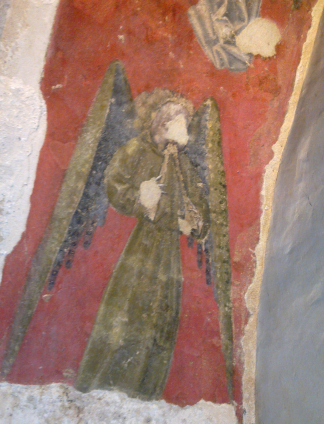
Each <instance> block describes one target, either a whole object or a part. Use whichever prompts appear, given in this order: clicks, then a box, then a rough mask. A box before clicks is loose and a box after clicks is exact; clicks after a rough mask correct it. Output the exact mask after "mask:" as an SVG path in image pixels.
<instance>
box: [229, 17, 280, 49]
mask: <svg viewBox="0 0 324 424" xmlns="http://www.w3.org/2000/svg"><path fill="white" fill-rule="evenodd" d="M280 39H281V35H280V31H279V29H278V27H277V25H276V24H275V23H274V22H272V21H270V20H269V19H263V18H257V19H254V21H252V22H250V23H249V25H248V26H247V27H246V28H244V29H243V31H242V32H241V33H240V34H239V35H238V36H237V37H236V45H237V47H238V48H239V49H240V50H241V51H242V52H243V53H246V54H248V53H252V54H253V55H257V54H259V55H261V56H262V57H271V56H274V55H275V54H276V45H277V44H278V43H279V41H280Z"/></svg>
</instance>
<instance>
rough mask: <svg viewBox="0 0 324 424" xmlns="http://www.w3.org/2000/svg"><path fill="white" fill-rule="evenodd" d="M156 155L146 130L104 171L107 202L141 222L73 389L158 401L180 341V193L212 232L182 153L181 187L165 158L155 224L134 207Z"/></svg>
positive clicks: (155, 166) (157, 165) (155, 169)
mask: <svg viewBox="0 0 324 424" xmlns="http://www.w3.org/2000/svg"><path fill="white" fill-rule="evenodd" d="M163 159H164V157H163V153H161V152H160V151H159V150H158V149H157V148H156V146H155V145H154V144H153V142H152V141H151V139H150V135H149V132H148V131H146V132H145V133H143V134H142V135H141V136H139V137H137V138H135V139H132V140H130V141H129V142H128V143H127V144H126V145H125V146H123V147H122V148H120V149H119V150H118V151H117V152H116V154H115V155H114V157H113V159H112V161H111V163H110V165H109V167H108V169H107V176H106V181H107V190H108V198H109V201H110V202H111V204H112V206H113V207H114V208H115V209H116V210H117V211H118V212H120V213H121V214H124V215H127V216H136V217H137V219H138V222H137V224H136V226H135V228H134V230H133V232H132V234H131V236H130V238H129V240H128V242H127V245H126V247H125V249H124V251H123V253H122V255H121V257H120V258H119V261H118V263H117V265H116V267H115V270H114V271H113V274H112V276H111V278H110V281H109V283H108V285H107V287H106V289H105V292H104V294H103V297H102V300H101V304H100V307H99V310H98V313H97V317H96V320H95V324H94V326H93V330H92V333H91V336H90V338H89V341H88V344H87V347H86V350H85V353H84V356H83V359H82V362H81V365H80V368H79V372H78V376H77V381H76V384H75V387H76V388H77V389H78V390H80V391H83V392H87V391H90V390H93V389H110V390H112V389H119V390H121V391H124V392H126V393H127V394H128V395H129V396H132V397H139V398H142V399H158V398H160V397H161V395H162V392H163V389H164V386H165V383H166V379H167V376H168V372H169V368H170V364H171V360H172V355H173V350H174V345H175V342H176V337H177V330H178V324H179V315H180V307H181V291H182V273H181V257H180V247H179V235H180V231H179V225H178V213H179V210H180V208H181V204H182V202H183V193H182V191H183V189H181V187H182V188H183V187H185V190H186V195H187V196H188V197H189V199H190V200H191V202H192V203H193V204H194V205H195V207H196V209H197V211H198V212H199V214H200V215H201V217H202V220H203V229H202V231H201V236H202V237H203V236H204V235H206V233H207V231H208V227H209V208H208V203H207V200H206V197H205V195H204V193H203V189H202V185H201V180H200V179H199V177H198V174H197V171H196V169H195V168H194V167H193V166H192V165H191V163H190V161H189V159H188V157H187V155H186V154H185V153H181V152H180V153H179V165H180V170H181V175H182V178H183V185H181V183H180V181H179V172H177V170H176V164H175V159H174V158H172V156H171V157H170V159H169V161H168V166H167V170H166V173H165V176H164V181H163V183H164V184H165V186H164V189H163V190H164V192H165V194H162V196H161V199H160V201H159V205H158V209H157V212H156V215H155V219H154V220H153V221H151V220H150V219H148V218H147V216H146V214H145V210H144V207H143V206H141V204H140V203H139V189H140V184H141V183H142V182H143V181H147V180H150V179H151V178H156V177H158V175H159V173H160V170H161V166H162V163H163Z"/></svg>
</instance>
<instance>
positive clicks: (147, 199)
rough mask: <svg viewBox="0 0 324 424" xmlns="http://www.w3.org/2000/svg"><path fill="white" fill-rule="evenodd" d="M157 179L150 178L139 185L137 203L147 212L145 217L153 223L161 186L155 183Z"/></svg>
mask: <svg viewBox="0 0 324 424" xmlns="http://www.w3.org/2000/svg"><path fill="white" fill-rule="evenodd" d="M157 180H158V178H151V179H150V180H148V181H143V182H142V183H141V185H140V196H139V202H140V204H141V205H143V206H144V208H145V209H146V211H147V216H148V217H149V218H150V219H151V220H152V221H153V219H154V217H155V214H156V210H157V206H158V203H159V201H160V198H161V194H162V190H161V187H160V186H161V184H158V182H157Z"/></svg>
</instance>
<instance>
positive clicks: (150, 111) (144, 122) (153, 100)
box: [134, 88, 194, 132]
mask: <svg viewBox="0 0 324 424" xmlns="http://www.w3.org/2000/svg"><path fill="white" fill-rule="evenodd" d="M170 102H171V103H174V104H178V105H182V106H183V107H184V108H185V109H186V110H187V115H188V119H189V120H190V118H191V116H192V114H193V112H194V108H193V105H192V103H191V102H190V101H189V100H188V99H186V98H185V97H183V96H182V95H181V94H178V93H175V92H173V91H170V90H166V89H161V88H156V89H155V90H153V91H152V92H151V93H147V92H144V93H142V94H140V95H139V96H138V97H137V98H136V100H135V104H136V110H137V118H136V119H135V122H134V125H135V128H136V129H137V130H138V131H139V132H142V131H145V130H150V129H151V125H152V122H153V121H154V119H155V116H156V115H157V114H158V113H159V111H160V110H161V109H162V108H163V106H164V105H165V104H167V103H170ZM187 115H186V116H187Z"/></svg>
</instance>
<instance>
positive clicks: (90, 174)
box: [0, 0, 315, 420]
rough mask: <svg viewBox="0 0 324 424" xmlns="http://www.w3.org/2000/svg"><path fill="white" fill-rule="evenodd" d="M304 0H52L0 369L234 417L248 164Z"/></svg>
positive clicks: (287, 87)
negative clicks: (205, 404) (209, 407)
mask: <svg viewBox="0 0 324 424" xmlns="http://www.w3.org/2000/svg"><path fill="white" fill-rule="evenodd" d="M314 1H315V0H305V1H303V2H299V3H298V4H299V6H298V7H295V6H296V4H297V2H294V1H293V0H287V1H283V2H273V0H263V1H262V2H259V1H256V2H245V1H235V2H230V1H227V2H225V1H209V2H207V1H204V2H203V1H196V0H164V1H154V2H153V1H142V0H119V1H115V0H109V1H105V0H88V1H84V0H73V1H70V0H61V2H60V5H59V8H58V12H57V16H56V20H55V25H54V27H53V32H52V39H51V42H50V45H49V48H48V53H47V57H46V65H45V67H44V76H43V79H42V82H41V90H42V94H43V96H44V100H45V102H46V107H47V133H46V138H45V141H44V146H43V148H42V151H41V153H40V158H39V162H38V170H37V177H36V180H35V186H34V191H33V195H32V196H31V209H30V215H29V218H28V222H27V226H26V230H25V233H24V234H23V235H22V238H21V240H20V242H19V243H18V244H17V246H16V247H15V249H14V251H13V252H12V253H11V254H10V255H8V256H7V259H6V264H5V267H4V272H3V280H2V282H1V288H0V308H1V320H0V356H1V358H0V361H1V365H2V376H3V379H4V380H5V381H7V382H10V383H19V384H33V385H34V384H36V385H37V384H49V383H53V382H62V383H64V384H68V385H71V386H75V387H78V388H79V389H81V390H83V391H89V390H92V389H93V388H99V387H101V388H104V389H111V388H113V387H117V388H119V389H120V390H122V391H124V392H127V393H128V394H129V395H131V396H136V397H141V398H144V399H152V398H162V399H164V400H166V401H167V402H170V403H173V404H177V405H180V406H186V405H193V404H195V403H197V402H199V400H200V399H204V400H205V401H211V402H214V403H230V402H231V401H232V400H233V405H235V406H236V410H237V414H238V417H239V419H240V420H242V417H243V413H244V411H243V405H242V375H243V372H244V355H243V352H242V343H241V342H242V337H243V335H244V331H245V325H246V323H247V319H248V311H247V308H246V303H245V294H246V290H247V288H248V287H249V285H250V283H251V281H252V278H253V274H254V260H255V256H254V250H255V247H256V245H257V243H258V237H259V219H260V213H261V204H260V200H261V196H260V193H261V187H262V180H263V175H264V168H265V165H266V164H267V163H268V162H269V160H270V159H271V157H272V154H273V151H272V146H273V144H274V143H275V141H276V140H277V138H278V134H279V131H280V127H281V124H282V122H283V119H284V116H285V112H286V109H287V104H288V100H289V98H290V95H291V91H292V87H293V82H294V78H295V71H296V68H297V65H298V63H299V58H300V52H301V49H302V45H303V42H304V39H305V35H306V33H307V29H308V27H309V24H310V19H311V18H310V17H311V8H312V5H313V4H314ZM294 4H295V6H294ZM234 6H235V7H234ZM188 13H189V14H188ZM195 18H197V19H196V21H195ZM198 18H199V19H198ZM207 18H208V19H209V20H208V19H207ZM241 18H242V19H241ZM260 23H261V24H262V25H261V26H259V25H260ZM233 28H234V29H233ZM207 30H208V31H209V30H210V32H208V31H207ZM223 30H224V34H225V35H226V34H227V35H228V37H227V38H226V37H225V39H224V40H223V39H222V40H223V41H222V42H220V41H219V39H216V38H215V37H214V35H215V34H216V33H217V34H220V35H222V34H223V32H222V31H223ZM261 30H262V31H264V32H265V33H267V32H269V33H270V34H271V40H272V42H271V43H270V47H269V52H267V51H265V50H263V49H264V44H262V42H261V41H262V40H264V39H265V38H264V37H263V36H258V37H255V34H258V35H260V34H263V33H262V31H261ZM217 31H218V32H217ZM232 31H234V36H233V32H232ZM199 34H200V35H201V38H199V37H200V35H199ZM213 34H214V35H213ZM204 37H205V38H204ZM208 37H211V38H208ZM206 40H207V41H206ZM278 40H279V41H278ZM204 43H206V48H205V47H204V45H203V44H204ZM214 46H215V49H214V50H213V51H215V52H219V53H217V54H219V56H217V57H218V59H217V60H219V64H220V65H221V66H219V67H217V66H218V65H217V63H216V60H214V59H213V58H212V56H211V55H209V56H208V54H207V50H208V49H211V50H210V51H212V49H213V48H214ZM216 47H217V48H216ZM233 51H235V52H236V53H235V54H234V55H231V54H230V55H229V52H233ZM274 52H275V54H274ZM242 58H243V60H242ZM221 68H222V69H221ZM233 71H235V72H233ZM237 71H239V72H237ZM220 128H221V138H220ZM165 140H171V142H170V143H169V142H167V143H166V144H165ZM172 140H173V141H172ZM225 176H226V183H225ZM229 252H230V253H229ZM230 280H231V281H230ZM154 282H155V284H154ZM206 283H207V284H206ZM215 298H216V301H215ZM123 343H124V344H123ZM137 352H139V353H137Z"/></svg>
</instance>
